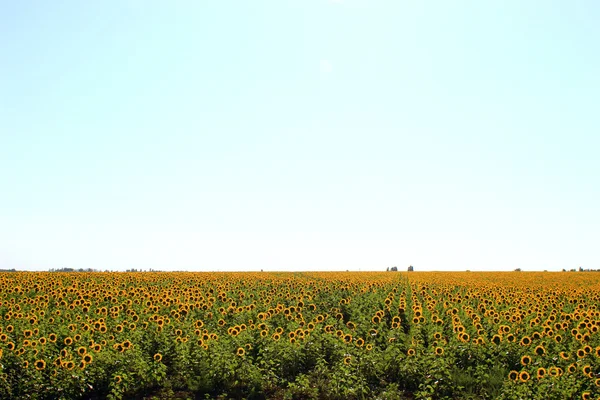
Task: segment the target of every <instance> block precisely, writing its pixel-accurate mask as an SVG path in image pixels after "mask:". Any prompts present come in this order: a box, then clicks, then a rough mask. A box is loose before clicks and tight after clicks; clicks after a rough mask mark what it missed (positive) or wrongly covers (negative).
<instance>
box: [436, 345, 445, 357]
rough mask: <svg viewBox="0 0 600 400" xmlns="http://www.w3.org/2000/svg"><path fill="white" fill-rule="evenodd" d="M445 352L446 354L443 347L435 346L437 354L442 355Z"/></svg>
mask: <svg viewBox="0 0 600 400" xmlns="http://www.w3.org/2000/svg"><path fill="white" fill-rule="evenodd" d="M443 354H444V348H443V347H436V348H435V355H437V356H441V355H443Z"/></svg>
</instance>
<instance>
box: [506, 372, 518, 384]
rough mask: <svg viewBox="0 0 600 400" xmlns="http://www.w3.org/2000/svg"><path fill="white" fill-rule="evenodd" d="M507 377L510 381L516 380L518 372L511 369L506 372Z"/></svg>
mask: <svg viewBox="0 0 600 400" xmlns="http://www.w3.org/2000/svg"><path fill="white" fill-rule="evenodd" d="M508 379H510V380H511V381H516V380H518V379H519V372H518V371H515V370H512V371H510V372H509V373H508Z"/></svg>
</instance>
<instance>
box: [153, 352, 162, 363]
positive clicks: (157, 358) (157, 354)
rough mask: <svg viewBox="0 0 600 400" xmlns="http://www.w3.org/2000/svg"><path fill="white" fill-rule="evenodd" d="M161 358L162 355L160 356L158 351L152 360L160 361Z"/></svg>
mask: <svg viewBox="0 0 600 400" xmlns="http://www.w3.org/2000/svg"><path fill="white" fill-rule="evenodd" d="M162 358H163V356H162V354H160V353H156V354H155V355H154V361H156V362H161V361H162Z"/></svg>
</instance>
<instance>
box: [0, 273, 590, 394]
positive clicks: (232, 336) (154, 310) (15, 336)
mask: <svg viewBox="0 0 600 400" xmlns="http://www.w3.org/2000/svg"><path fill="white" fill-rule="evenodd" d="M0 317H1V320H0V368H1V369H0V398H2V399H12V398H14V399H57V398H64V399H76V398H84V399H85V398H109V399H120V398H127V399H129V398H223V399H225V398H256V399H261V398H275V399H294V398H298V399H301V398H303V399H311V398H322V399H342V398H343V399H362V398H364V399H372V398H381V399H427V398H432V399H443V398H448V399H462V398H464V399H479V398H483V399H519V398H521V399H597V398H600V334H599V333H598V331H599V329H600V273H592V272H557V273H548V272H545V273H541V272H540V273H533V272H505V273H481V272H461V273H449V272H448V273H441V272H440V273H433V272H432V273H427V272H411V273H406V272H401V273H400V272H381V273H375V272H362V273H354V272H344V273H333V272H328V273H325V272H311V273H266V272H265V273H262V272H261V273H28V272H17V273H3V274H1V275H0Z"/></svg>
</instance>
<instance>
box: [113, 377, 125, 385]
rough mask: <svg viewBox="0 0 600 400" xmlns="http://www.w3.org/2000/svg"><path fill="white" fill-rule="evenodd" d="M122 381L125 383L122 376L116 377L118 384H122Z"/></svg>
mask: <svg viewBox="0 0 600 400" xmlns="http://www.w3.org/2000/svg"><path fill="white" fill-rule="evenodd" d="M122 381H123V378H122V377H121V375H116V376H115V382H116V383H117V384H119V383H121V382H122Z"/></svg>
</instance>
